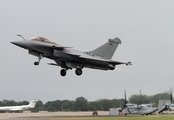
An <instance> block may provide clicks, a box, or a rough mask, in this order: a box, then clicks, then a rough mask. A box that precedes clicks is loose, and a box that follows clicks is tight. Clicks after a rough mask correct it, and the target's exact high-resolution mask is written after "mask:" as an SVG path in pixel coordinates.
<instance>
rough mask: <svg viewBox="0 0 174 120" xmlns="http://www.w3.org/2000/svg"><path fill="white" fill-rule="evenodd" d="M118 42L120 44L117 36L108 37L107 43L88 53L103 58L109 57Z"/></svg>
mask: <svg viewBox="0 0 174 120" xmlns="http://www.w3.org/2000/svg"><path fill="white" fill-rule="evenodd" d="M119 44H121V40H120V39H119V38H114V39H109V40H108V42H107V43H105V44H104V45H102V46H100V47H98V48H97V49H95V50H93V51H90V52H89V53H90V54H93V55H97V56H100V57H102V58H105V59H111V58H112V56H113V54H114V52H115V50H116V49H117V47H118V45H119Z"/></svg>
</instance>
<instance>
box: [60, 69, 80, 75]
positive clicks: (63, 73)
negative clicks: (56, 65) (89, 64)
mask: <svg viewBox="0 0 174 120" xmlns="http://www.w3.org/2000/svg"><path fill="white" fill-rule="evenodd" d="M66 71H67V70H66V69H62V70H61V71H60V75H61V76H65V75H66ZM75 73H76V75H78V76H80V75H81V74H82V73H83V72H82V69H80V68H77V69H76V70H75Z"/></svg>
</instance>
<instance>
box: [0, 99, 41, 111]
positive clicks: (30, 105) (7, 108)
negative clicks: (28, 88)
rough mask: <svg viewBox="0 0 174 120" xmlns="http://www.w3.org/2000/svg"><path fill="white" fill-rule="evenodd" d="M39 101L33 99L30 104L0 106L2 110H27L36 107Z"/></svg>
mask: <svg viewBox="0 0 174 120" xmlns="http://www.w3.org/2000/svg"><path fill="white" fill-rule="evenodd" d="M37 101H38V100H32V101H31V102H30V103H29V104H28V105H21V106H4V107H0V111H20V110H26V109H29V108H34V107H35V105H36V102H37Z"/></svg>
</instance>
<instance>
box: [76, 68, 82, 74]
mask: <svg viewBox="0 0 174 120" xmlns="http://www.w3.org/2000/svg"><path fill="white" fill-rule="evenodd" d="M75 72H76V75H78V76H80V75H81V74H82V69H80V68H77V69H76V71H75Z"/></svg>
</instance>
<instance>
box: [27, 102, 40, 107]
mask: <svg viewBox="0 0 174 120" xmlns="http://www.w3.org/2000/svg"><path fill="white" fill-rule="evenodd" d="M37 101H38V100H32V101H31V102H30V104H29V105H28V106H29V107H31V108H34V107H35V105H36V102H37Z"/></svg>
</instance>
